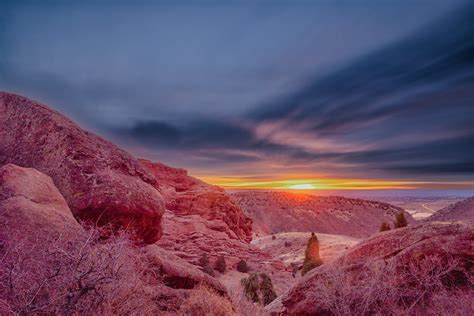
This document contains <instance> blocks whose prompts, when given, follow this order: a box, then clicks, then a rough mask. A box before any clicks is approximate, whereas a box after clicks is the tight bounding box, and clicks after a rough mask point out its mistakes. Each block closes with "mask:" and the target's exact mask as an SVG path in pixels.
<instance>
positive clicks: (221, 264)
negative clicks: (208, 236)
mask: <svg viewBox="0 0 474 316" xmlns="http://www.w3.org/2000/svg"><path fill="white" fill-rule="evenodd" d="M214 269H215V270H216V271H219V272H220V273H225V270H226V263H225V258H224V256H219V258H217V261H216V263H215V266H214Z"/></svg>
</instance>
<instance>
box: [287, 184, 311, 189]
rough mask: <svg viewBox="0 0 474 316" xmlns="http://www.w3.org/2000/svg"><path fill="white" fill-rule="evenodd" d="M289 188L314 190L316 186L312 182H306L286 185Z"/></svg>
mask: <svg viewBox="0 0 474 316" xmlns="http://www.w3.org/2000/svg"><path fill="white" fill-rule="evenodd" d="M288 188H289V189H292V190H314V189H316V187H315V186H314V185H312V184H309V183H306V184H295V185H291V186H289V187H288Z"/></svg>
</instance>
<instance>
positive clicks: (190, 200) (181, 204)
mask: <svg viewBox="0 0 474 316" xmlns="http://www.w3.org/2000/svg"><path fill="white" fill-rule="evenodd" d="M140 163H141V164H142V165H143V166H145V167H146V168H147V169H148V170H149V171H150V172H151V173H152V174H153V175H154V176H155V178H156V179H157V182H156V185H155V187H156V188H157V189H158V190H159V191H160V192H161V194H162V195H163V197H164V199H165V204H166V209H168V210H170V211H172V212H173V213H175V214H177V215H199V216H200V217H202V218H204V219H207V220H210V221H214V220H217V221H222V222H224V223H225V225H227V226H228V230H230V232H232V234H229V235H232V236H231V237H232V238H234V239H235V237H237V238H238V239H241V240H244V241H246V242H250V240H251V239H252V221H251V220H250V219H249V218H248V217H246V216H245V215H244V213H243V211H242V210H241V209H240V207H238V206H237V205H236V204H235V203H234V202H233V201H232V200H231V199H230V197H229V195H228V194H227V193H226V192H225V191H224V190H223V189H222V188H220V187H217V186H213V185H209V184H207V183H205V182H203V181H201V180H198V179H196V178H193V177H191V176H189V175H188V174H187V171H186V170H184V169H178V168H173V167H169V166H167V165H164V164H162V163H159V162H151V161H148V160H140ZM221 229H223V230H224V226H223V227H221Z"/></svg>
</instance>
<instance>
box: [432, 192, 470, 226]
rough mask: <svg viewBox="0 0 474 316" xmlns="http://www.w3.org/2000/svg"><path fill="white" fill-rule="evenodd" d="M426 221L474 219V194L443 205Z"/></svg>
mask: <svg viewBox="0 0 474 316" xmlns="http://www.w3.org/2000/svg"><path fill="white" fill-rule="evenodd" d="M426 220H427V221H472V220H474V196H473V197H470V198H467V199H465V200H462V201H460V202H457V203H455V204H452V205H449V206H448V207H445V208H443V209H441V210H439V211H437V212H436V213H434V214H433V215H431V216H430V217H428V218H426Z"/></svg>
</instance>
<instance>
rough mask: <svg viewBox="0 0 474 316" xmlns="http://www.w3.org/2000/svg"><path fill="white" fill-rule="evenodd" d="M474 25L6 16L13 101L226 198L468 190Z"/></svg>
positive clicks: (352, 12)
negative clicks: (234, 193) (291, 191)
mask: <svg viewBox="0 0 474 316" xmlns="http://www.w3.org/2000/svg"><path fill="white" fill-rule="evenodd" d="M400 16H403V17H404V21H403V23H400V18H399V17H400ZM473 20H474V5H472V4H471V3H469V2H467V1H462V0H459V1H452V2H448V1H430V4H429V5H427V2H426V1H399V2H380V1H365V2H364V5H363V6H362V5H357V4H356V3H355V2H354V3H352V2H337V3H326V2H296V3H295V2H290V1H288V2H286V1H274V2H267V1H261V2H260V1H256V2H232V3H229V4H227V5H224V4H218V3H215V2H209V3H206V4H205V5H196V3H194V2H192V1H189V2H182V3H180V4H176V3H175V4H171V3H168V2H154V3H151V2H139V3H137V4H135V5H134V6H132V5H131V4H128V3H127V2H121V1H119V2H111V1H102V2H101V1H98V2H89V1H85V2H81V3H77V2H76V3H72V2H58V1H45V2H41V3H40V2H34V1H32V2H21V3H20V2H13V1H12V2H2V4H1V5H0V26H1V28H0V47H1V48H2V49H1V50H0V89H2V90H9V91H13V92H17V93H20V94H23V95H26V96H29V97H31V98H34V99H38V100H40V101H43V102H45V103H48V104H50V105H52V106H54V107H56V108H58V109H59V110H61V111H63V112H64V113H66V114H67V115H69V116H71V117H72V118H73V119H75V120H77V121H79V122H80V123H81V125H83V126H84V127H86V128H88V129H91V130H93V131H95V132H98V133H99V134H102V135H104V136H106V137H108V138H111V139H112V140H113V141H115V142H117V143H119V144H120V145H122V146H124V147H126V148H127V149H129V150H130V151H132V152H133V153H135V154H136V155H139V156H143V157H146V158H150V159H156V160H161V161H164V162H166V163H169V164H171V165H176V166H180V167H185V168H188V169H190V170H191V172H192V173H193V174H196V175H198V176H203V177H207V179H211V180H212V182H214V183H217V184H223V185H229V186H238V185H236V183H237V182H238V181H241V183H242V184H243V186H244V187H245V186H246V184H245V183H253V185H254V186H258V187H259V186H261V185H262V183H263V184H265V185H272V186H278V185H280V184H279V183H280V181H286V180H288V181H290V182H291V183H293V182H294V181H296V182H294V183H293V185H299V184H305V183H308V184H311V185H315V186H318V185H319V187H320V188H322V187H324V188H327V189H332V188H337V189H341V188H345V187H347V186H348V185H352V186H353V187H360V188H374V187H378V188H388V187H389V186H391V187H396V188H412V187H426V188H433V187H436V188H441V187H443V186H444V187H445V188H453V187H456V188H458V186H460V187H461V188H469V187H470V186H471V185H472V179H473V174H474V150H473V146H474V145H473V144H474V128H473V126H474V106H473V104H472V102H473V101H472V100H474V58H473V56H474V26H473V23H472V21H473ZM38 25H41V27H37V26H38ZM210 175H215V176H210ZM281 177H283V178H284V179H282V178H281ZM329 178H332V179H342V178H345V179H352V180H347V181H346V180H344V181H346V182H344V181H343V180H334V181H335V182H331V181H330V180H324V181H323V180H321V179H329ZM225 179H231V180H229V182H226V181H227V180H225ZM245 179H250V180H249V181H245ZM285 179H286V180H285ZM357 179H359V180H357ZM360 179H363V180H360ZM300 180H304V181H309V182H304V183H300V182H298V181H300ZM236 181H237V182H236ZM275 181H276V182H275ZM292 181H293V182H292ZM320 181H323V182H320ZM456 183H457V184H456ZM281 185H283V186H284V185H290V184H289V183H285V182H282V183H281Z"/></svg>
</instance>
